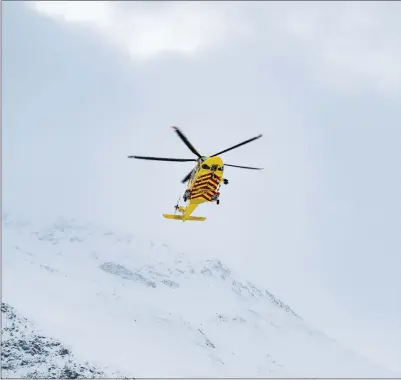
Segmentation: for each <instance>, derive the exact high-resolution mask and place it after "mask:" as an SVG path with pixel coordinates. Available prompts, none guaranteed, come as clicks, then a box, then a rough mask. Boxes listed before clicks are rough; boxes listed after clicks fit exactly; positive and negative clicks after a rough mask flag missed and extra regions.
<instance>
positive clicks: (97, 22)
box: [32, 1, 234, 59]
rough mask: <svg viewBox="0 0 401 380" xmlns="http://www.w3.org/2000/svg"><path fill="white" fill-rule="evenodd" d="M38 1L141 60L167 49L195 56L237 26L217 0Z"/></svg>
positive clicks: (46, 11) (38, 6)
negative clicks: (150, 0)
mask: <svg viewBox="0 0 401 380" xmlns="http://www.w3.org/2000/svg"><path fill="white" fill-rule="evenodd" d="M32 5H33V6H34V9H35V10H36V11H37V12H39V13H40V14H43V15H46V16H48V17H51V18H55V19H59V20H63V21H66V22H70V23H76V24H84V25H87V26H90V27H92V28H93V29H94V30H95V31H96V32H98V33H100V34H101V35H102V36H103V37H107V38H108V40H109V41H110V42H113V43H115V44H117V45H118V46H120V47H121V48H123V49H124V50H125V51H128V52H129V53H130V55H131V56H132V57H133V58H135V59H149V58H154V57H155V56H157V55H159V54H160V53H165V52H179V53H184V54H189V55H191V54H194V53H197V52H198V51H203V50H204V49H206V48H208V47H211V46H214V45H217V44H219V43H221V42H222V41H224V39H225V38H226V37H227V35H228V34H229V30H230V28H231V25H230V22H229V19H228V18H227V17H226V15H225V14H224V12H223V10H222V8H221V7H219V6H216V5H215V4H213V3H201V2H166V3H159V2H155V3H143V2H132V3H129V4H128V5H127V4H124V3H123V4H122V3H119V2H116V3H114V2H96V1H94V2H92V1H91V2H86V1H79V2H78V1H77V2H75V1H73V2H68V1H65V2H63V1H54V2H53V1H45V2H42V1H36V2H34V3H33V4H32ZM233 32H234V31H233V30H231V33H233Z"/></svg>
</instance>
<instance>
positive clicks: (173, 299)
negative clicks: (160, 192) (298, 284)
mask: <svg viewBox="0 0 401 380" xmlns="http://www.w3.org/2000/svg"><path fill="white" fill-rule="evenodd" d="M2 254H3V262H2V270H3V278H2V281H3V290H2V294H3V300H2V301H3V302H4V303H2V340H3V344H2V353H1V355H2V377H25V376H28V377H38V376H42V377H43V376H46V377H53V378H54V377H69V378H75V377H115V376H120V377H123V376H126V377H187V378H188V377H264V378H266V377H275V378H277V377H360V378H361V377H363V378H366V377H373V378H378V377H379V378H383V377H397V374H395V373H392V372H391V371H388V370H386V369H382V368H380V367H378V366H376V365H375V364H373V363H371V362H370V361H369V360H368V359H366V358H364V357H362V356H359V355H358V354H356V353H354V352H353V351H351V350H348V349H346V348H344V347H341V346H340V345H339V344H338V343H337V342H336V341H334V340H332V339H330V338H329V337H327V336H326V335H325V334H323V333H321V332H319V331H317V330H315V329H313V328H311V327H310V326H308V324H307V323H305V322H304V321H303V320H302V318H301V317H300V316H298V315H297V314H296V312H294V311H293V310H292V309H291V308H290V307H289V306H288V305H286V304H284V303H282V302H281V301H280V300H279V299H277V298H276V297H275V296H274V295H273V294H271V293H269V292H268V291H267V290H265V289H262V288H261V287H258V286H257V285H255V284H252V283H251V282H249V281H247V280H244V279H242V278H240V276H238V275H237V274H235V273H232V272H231V271H230V269H229V268H227V267H226V266H225V265H224V264H223V263H222V262H220V261H219V260H218V259H215V258H213V257H205V259H204V260H189V259H188V257H186V255H185V254H183V253H178V252H176V251H175V250H174V249H173V248H170V247H168V246H166V245H163V244H158V243H155V242H151V241H146V240H143V239H141V238H140V237H138V236H135V235H125V236H123V235H118V234H115V233H114V232H111V231H108V230H105V229H102V228H101V227H98V226H94V225H89V224H79V223H77V222H73V221H68V220H59V221H57V222H55V223H52V224H50V225H48V226H38V225H34V224H31V223H25V222H17V221H16V220H12V219H10V218H9V217H7V216H4V217H3V251H2ZM209 255H212V254H211V253H210V254H208V253H205V256H209Z"/></svg>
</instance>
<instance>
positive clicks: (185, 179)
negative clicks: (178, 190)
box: [181, 170, 192, 183]
mask: <svg viewBox="0 0 401 380" xmlns="http://www.w3.org/2000/svg"><path fill="white" fill-rule="evenodd" d="M191 174H192V170H191V171H190V172H189V173H188V174H187V175H186V176H185V177H184V178H183V179H182V180H181V183H185V182H187V181H188V180H189V179H190V178H191Z"/></svg>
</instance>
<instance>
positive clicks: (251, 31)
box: [29, 1, 401, 95]
mask: <svg viewBox="0 0 401 380" xmlns="http://www.w3.org/2000/svg"><path fill="white" fill-rule="evenodd" d="M29 4H31V5H32V6H33V7H34V9H35V10H36V11H37V12H39V13H40V14H43V15H46V16H48V17H52V18H55V19H59V20H63V21H65V22H69V23H75V24H81V25H86V26H89V27H91V28H92V29H93V30H94V31H96V32H97V33H99V34H100V35H101V36H102V38H103V39H104V40H105V41H109V42H111V43H113V44H115V45H117V46H119V47H120V48H122V49H123V51H125V52H128V53H129V54H130V56H131V57H132V58H133V59H136V60H137V59H142V60H143V59H153V58H155V57H158V56H159V55H160V54H161V53H167V52H175V53H180V54H185V55H188V56H194V55H195V54H197V53H200V52H204V51H207V50H208V49H210V48H212V47H218V46H221V45H222V44H223V43H225V42H227V41H230V42H231V41H232V42H234V43H235V42H236V41H237V40H238V38H239V37H244V38H245V39H248V41H249V42H252V43H253V44H255V46H256V47H257V48H258V49H259V51H260V50H262V51H267V52H271V53H272V54H273V53H274V54H282V55H283V56H284V57H285V59H288V60H290V61H292V62H295V63H298V64H299V65H302V66H304V67H305V68H306V69H307V70H309V72H311V73H313V75H315V76H316V79H317V80H319V81H320V82H321V83H323V84H324V85H326V86H329V87H330V88H333V89H335V90H339V91H341V92H343V93H348V94H353V93H357V92H361V91H362V92H363V91H365V90H366V89H373V90H374V91H378V92H381V93H385V94H392V95H394V94H396V95H397V94H399V92H400V89H401V49H399V44H400V41H399V40H400V35H401V24H400V23H399V22H398V18H397V17H396V16H397V14H398V13H397V11H399V10H400V4H392V3H391V4H389V3H383V4H379V3H347V2H344V3H343V2H340V3H317V2H316V3H314V2H313V3H304V2H302V3H301V2H299V3H298V2H297V3H294V2H284V3H274V2H272V3H264V2H260V3H259V2H247V3H236V2H223V3H221V2H195V1H193V2H192V1H190V2H185V1H184V2H127V3H125V2H96V1H93V2H92V1H91V2H86V1H79V2H78V1H76V2H75V1H72V2H68V1H65V2H64V1H55V2H52V1H36V2H33V3H29Z"/></svg>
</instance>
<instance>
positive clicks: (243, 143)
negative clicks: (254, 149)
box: [210, 135, 263, 157]
mask: <svg viewBox="0 0 401 380" xmlns="http://www.w3.org/2000/svg"><path fill="white" fill-rule="evenodd" d="M262 136H263V135H258V136H256V137H252V138H251V139H249V140H246V141H243V142H242V143H239V144H237V145H234V146H232V147H231V148H228V149H225V150H222V151H221V152H219V153H216V154H213V156H210V157H215V156H219V155H220V154H222V153H226V152H228V151H230V150H232V149H235V148H238V147H240V146H242V145H245V144H248V143H250V142H251V141H254V140H257V139H259V138H261V137H262Z"/></svg>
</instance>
